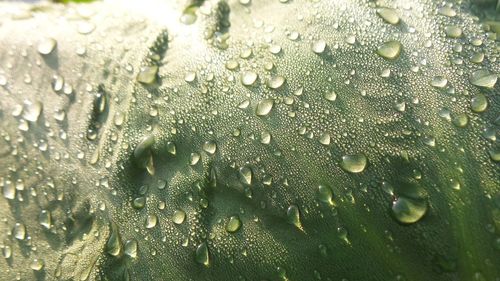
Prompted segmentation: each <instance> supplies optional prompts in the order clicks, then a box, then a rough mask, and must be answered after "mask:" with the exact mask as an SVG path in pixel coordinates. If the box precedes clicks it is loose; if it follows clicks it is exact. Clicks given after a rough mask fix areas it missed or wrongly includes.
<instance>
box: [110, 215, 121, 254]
mask: <svg viewBox="0 0 500 281" xmlns="http://www.w3.org/2000/svg"><path fill="white" fill-rule="evenodd" d="M106 252H107V253H108V254H110V255H112V256H114V257H116V256H119V255H120V254H121V252H122V241H121V238H120V233H119V230H118V226H117V225H116V224H115V223H111V227H110V232H109V237H108V241H107V242H106Z"/></svg>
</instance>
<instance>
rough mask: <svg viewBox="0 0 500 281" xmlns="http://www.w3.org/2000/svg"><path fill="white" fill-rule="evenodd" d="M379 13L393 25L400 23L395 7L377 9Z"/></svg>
mask: <svg viewBox="0 0 500 281" xmlns="http://www.w3.org/2000/svg"><path fill="white" fill-rule="evenodd" d="M377 15H379V16H380V17H381V18H382V19H383V20H384V21H385V22H387V23H390V24H392V25H396V24H398V23H399V16H398V14H397V13H396V10H394V9H391V8H379V9H377Z"/></svg>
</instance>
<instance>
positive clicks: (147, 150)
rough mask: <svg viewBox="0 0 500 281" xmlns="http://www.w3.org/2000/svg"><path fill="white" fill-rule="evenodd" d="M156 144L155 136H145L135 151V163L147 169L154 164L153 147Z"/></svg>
mask: <svg viewBox="0 0 500 281" xmlns="http://www.w3.org/2000/svg"><path fill="white" fill-rule="evenodd" d="M154 143H155V137H154V135H149V136H145V137H144V138H143V139H142V140H141V141H140V142H139V144H138V145H137V146H136V147H135V149H134V159H135V163H136V164H137V165H138V166H139V167H141V168H147V167H148V165H149V164H150V162H152V154H151V147H152V146H153V144H154Z"/></svg>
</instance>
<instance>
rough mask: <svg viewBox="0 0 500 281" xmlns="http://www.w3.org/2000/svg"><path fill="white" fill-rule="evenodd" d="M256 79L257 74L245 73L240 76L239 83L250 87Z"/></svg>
mask: <svg viewBox="0 0 500 281" xmlns="http://www.w3.org/2000/svg"><path fill="white" fill-rule="evenodd" d="M257 77H258V75H257V73H255V72H253V71H246V72H245V73H243V75H242V76H241V83H242V84H243V85H245V86H252V85H253V84H254V83H255V81H256V80H257Z"/></svg>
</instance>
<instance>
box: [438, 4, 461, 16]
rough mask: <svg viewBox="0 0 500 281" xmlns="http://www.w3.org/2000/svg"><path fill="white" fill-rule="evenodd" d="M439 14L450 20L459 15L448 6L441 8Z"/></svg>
mask: <svg viewBox="0 0 500 281" xmlns="http://www.w3.org/2000/svg"><path fill="white" fill-rule="evenodd" d="M438 13H439V14H440V15H443V16H447V17H450V18H451V17H454V16H456V15H457V12H456V11H455V10H453V9H452V8H450V7H448V6H444V7H441V8H439V9H438Z"/></svg>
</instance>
